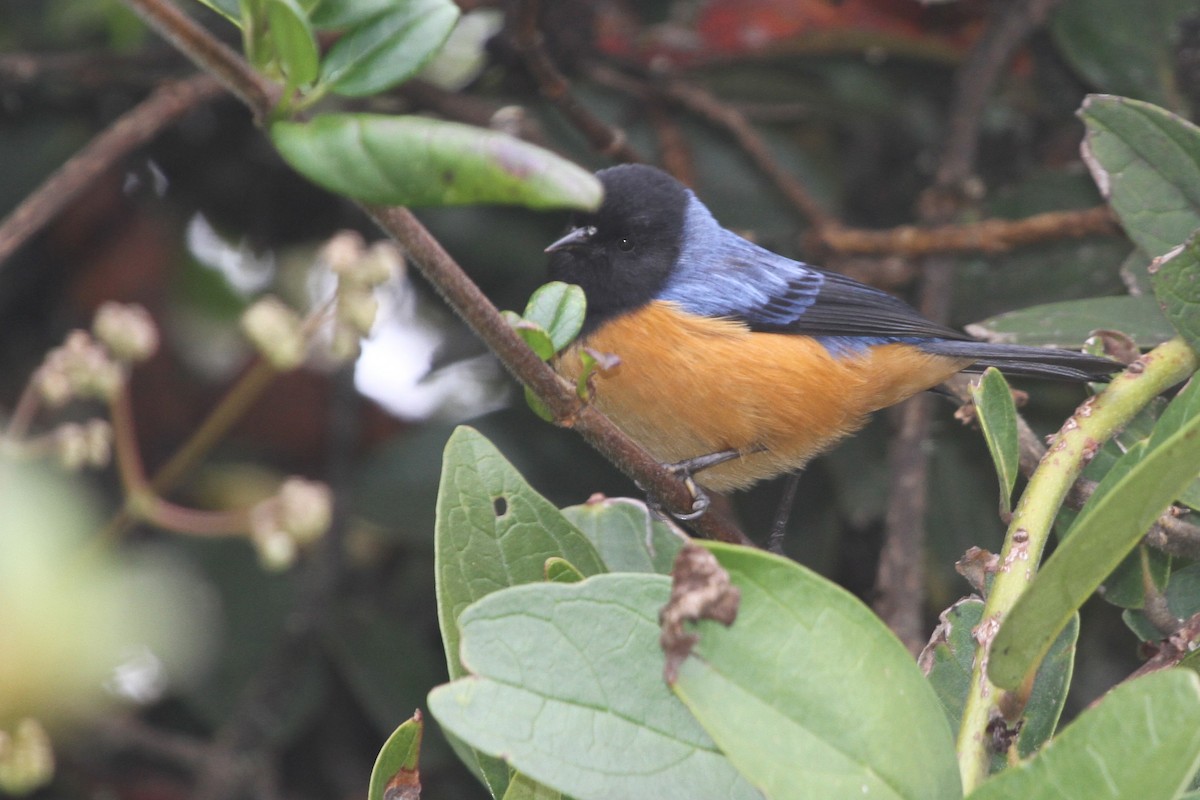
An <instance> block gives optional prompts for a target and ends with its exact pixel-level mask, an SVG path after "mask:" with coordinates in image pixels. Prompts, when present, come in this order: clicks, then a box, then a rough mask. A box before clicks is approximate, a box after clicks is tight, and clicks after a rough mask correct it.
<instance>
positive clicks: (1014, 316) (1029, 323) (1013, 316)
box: [967, 297, 1175, 348]
mask: <svg viewBox="0 0 1200 800" xmlns="http://www.w3.org/2000/svg"><path fill="white" fill-rule="evenodd" d="M1101 328H1104V329H1108V330H1117V331H1121V332H1122V333H1125V334H1128V335H1129V336H1131V337H1133V338H1134V340H1136V341H1137V343H1138V345H1139V346H1140V347H1153V346H1155V345H1159V344H1162V343H1163V342H1165V341H1167V340H1168V339H1171V338H1173V337H1174V336H1175V330H1174V329H1173V328H1172V327H1171V323H1169V322H1167V319H1166V317H1164V316H1163V315H1162V311H1161V310H1160V309H1159V307H1158V303H1157V302H1156V301H1155V299H1154V298H1153V297H1093V298H1089V299H1087V300H1067V301H1064V302H1062V303H1046V304H1044V305H1040V306H1030V307H1029V308H1023V309H1020V310H1018V311H1010V312H1008V313H1006V314H998V315H997V316H994V317H991V318H990V319H985V320H983V321H982V322H977V323H975V324H973V325H968V326H967V331H968V332H969V333H971V334H972V335H973V336H978V337H979V338H981V339H986V340H987V341H989V342H999V343H1001V344H1027V345H1032V346H1035V347H1066V348H1078V347H1080V346H1082V345H1083V343H1084V342H1085V341H1086V340H1087V338H1088V337H1089V336H1091V335H1092V332H1093V331H1095V330H1098V329H1101Z"/></svg>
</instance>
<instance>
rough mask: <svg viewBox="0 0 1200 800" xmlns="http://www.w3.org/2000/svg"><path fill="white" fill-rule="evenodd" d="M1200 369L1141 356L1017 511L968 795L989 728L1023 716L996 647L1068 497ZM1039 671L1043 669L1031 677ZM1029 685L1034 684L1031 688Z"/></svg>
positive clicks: (967, 776) (971, 731) (1184, 351)
mask: <svg viewBox="0 0 1200 800" xmlns="http://www.w3.org/2000/svg"><path fill="white" fill-rule="evenodd" d="M1198 366H1200V362H1198V361H1197V357H1196V354H1195V353H1194V352H1193V351H1192V350H1191V348H1190V347H1188V345H1187V344H1186V343H1185V342H1184V341H1183V339H1181V338H1175V339H1172V340H1170V341H1168V342H1165V343H1164V344H1162V345H1159V346H1158V347H1156V348H1155V349H1154V350H1151V351H1150V352H1149V353H1147V354H1145V355H1144V356H1142V357H1141V358H1140V359H1138V360H1137V361H1136V362H1134V363H1133V364H1131V365H1130V366H1129V367H1128V368H1127V369H1126V370H1125V371H1124V372H1123V373H1121V374H1120V375H1118V376H1117V377H1116V378H1114V379H1113V381H1112V383H1111V384H1109V386H1108V388H1107V389H1105V390H1104V392H1102V393H1101V394H1098V395H1096V396H1094V397H1091V398H1088V400H1086V401H1085V402H1084V403H1083V404H1082V405H1081V406H1080V407H1079V408H1078V409H1077V410H1076V411H1075V413H1074V414H1073V415H1072V416H1071V417H1070V419H1068V420H1067V421H1066V423H1064V424H1063V427H1062V429H1061V430H1059V432H1058V433H1057V434H1056V435H1055V437H1054V440H1053V441H1052V442H1051V444H1050V448H1049V449H1048V450H1047V451H1046V454H1045V455H1044V456H1043V457H1042V461H1041V463H1040V464H1039V465H1038V469H1037V471H1036V472H1034V474H1033V475H1032V476H1031V477H1030V479H1029V485H1028V486H1027V487H1026V489H1025V492H1024V494H1022V495H1021V501H1020V503H1018V505H1017V508H1016V511H1015V512H1013V518H1012V522H1011V523H1010V524H1009V527H1008V532H1007V534H1006V536H1005V539H1004V547H1003V549H1002V550H1001V551H1000V560H999V563H1000V567H999V568H998V570H997V572H996V576H995V579H994V581H993V582H992V587H991V590H990V592H989V594H988V597H987V602H986V605H985V606H984V610H983V621H982V622H981V623H980V624H979V626H978V628H976V631H975V639H976V641H977V643H978V647H977V649H976V652H975V666H974V669H973V671H972V674H971V682H970V684H969V685H968V687H967V699H966V704H965V706H964V709H963V718H962V724H961V726H960V727H959V732H958V747H957V750H958V763H959V769H960V771H961V773H962V780H963V791H964V793H966V794H970V792H971V791H972V790H973V789H974V788H975V787H977V786H978V785H979V784H980V783H982V782H983V780H984V779H985V778H986V777H987V774H988V765H989V763H990V758H991V754H990V753H989V751H988V741H989V740H988V736H987V735H986V728H987V726H988V723H989V722H991V721H992V720H993V719H997V718H999V717H1001V716H1013V715H1015V714H1019V713H1020V712H1021V711H1022V710H1023V709H1024V704H1025V701H1026V700H1027V699H1028V698H1027V696H1025V694H1026V693H1025V692H1020V691H1019V692H1017V693H1010V692H1005V691H1004V690H1002V689H1000V688H999V687H997V686H995V685H994V684H992V682H991V681H990V680H989V679H988V677H987V667H988V656H989V652H990V647H991V642H992V639H993V638H994V636H995V634H996V632H997V631H998V630H999V628H1000V623H1001V622H1003V620H1004V618H1005V617H1006V616H1007V615H1008V613H1009V611H1011V610H1012V607H1013V605H1014V604H1015V603H1016V601H1017V598H1019V597H1020V596H1021V594H1023V593H1024V592H1025V590H1026V589H1027V588H1028V587H1029V584H1030V583H1031V582H1032V581H1033V577H1034V575H1035V573H1036V569H1037V567H1036V565H1037V564H1038V562H1039V561H1040V559H1041V556H1042V551H1043V550H1044V549H1045V547H1046V542H1047V540H1048V539H1049V536H1050V530H1051V528H1052V526H1053V524H1054V519H1055V517H1056V516H1057V514H1058V510H1059V508H1060V507H1061V506H1062V504H1063V501H1064V499H1065V498H1066V496H1067V493H1068V492H1069V491H1070V489H1071V487H1072V486H1073V485H1074V483H1075V480H1076V479H1077V478H1078V477H1079V475H1080V473H1081V472H1082V471H1083V468H1084V467H1085V466H1087V464H1088V462H1089V461H1091V459H1092V457H1093V456H1095V455H1096V453H1097V451H1099V449H1100V446H1101V445H1102V444H1103V443H1104V442H1105V441H1107V440H1108V439H1109V438H1111V437H1112V436H1113V435H1114V434H1115V433H1116V432H1117V431H1119V430H1120V429H1121V428H1122V427H1124V425H1125V424H1126V423H1127V422H1129V420H1130V419H1131V418H1132V417H1133V416H1134V415H1135V414H1137V413H1138V411H1140V410H1141V409H1142V408H1143V407H1144V406H1145V405H1146V404H1147V403H1149V402H1150V401H1151V400H1152V399H1153V398H1154V397H1156V396H1158V395H1159V394H1160V393H1161V392H1163V391H1164V390H1166V389H1169V388H1170V387H1172V386H1174V385H1175V384H1177V383H1179V382H1180V381H1183V380H1185V379H1186V378H1187V377H1188V376H1189V375H1191V374H1192V373H1193V372H1195V371H1196V369H1197V367H1198ZM1035 671H1036V666H1035V668H1034V669H1033V670H1031V673H1032V672H1035ZM1025 683H1026V684H1028V683H1029V681H1026V682H1025Z"/></svg>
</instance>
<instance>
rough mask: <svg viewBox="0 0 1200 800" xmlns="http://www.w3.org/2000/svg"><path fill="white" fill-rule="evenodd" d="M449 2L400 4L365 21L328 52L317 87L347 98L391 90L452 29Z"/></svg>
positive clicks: (406, 0) (454, 10)
mask: <svg viewBox="0 0 1200 800" xmlns="http://www.w3.org/2000/svg"><path fill="white" fill-rule="evenodd" d="M458 15H459V11H458V6H456V5H455V4H454V3H452V2H450V0H402V2H399V3H397V4H395V5H394V6H392V10H391V11H390V12H388V13H384V14H378V15H376V16H373V17H369V18H368V19H366V20H365V21H364V22H363V23H362V24H361V25H359V26H358V27H356V28H354V29H353V30H351V31H350V32H349V33H348V34H346V35H345V36H343V37H342V38H341V39H339V40H338V43H337V44H335V45H334V46H333V47H332V48H330V50H329V53H328V54H327V55H326V56H325V60H324V62H323V63H322V64H321V80H320V85H321V86H322V87H326V88H328V90H330V91H332V92H334V93H336V94H340V95H344V96H346V97H366V96H368V95H372V94H375V93H377V92H382V91H383V90H384V89H390V88H391V87H393V86H395V85H396V84H398V83H400V82H401V81H404V80H405V79H407V78H409V77H411V76H412V75H413V74H414V73H416V72H417V71H418V70H419V69H421V67H423V66H424V65H425V62H426V61H428V60H429V59H430V58H432V57H433V54H434V53H436V52H437V51H438V49H439V48H440V47H441V46H442V43H443V42H444V41H446V37H447V36H449V35H450V31H451V30H452V29H453V28H454V24H455V23H456V22H457V21H458Z"/></svg>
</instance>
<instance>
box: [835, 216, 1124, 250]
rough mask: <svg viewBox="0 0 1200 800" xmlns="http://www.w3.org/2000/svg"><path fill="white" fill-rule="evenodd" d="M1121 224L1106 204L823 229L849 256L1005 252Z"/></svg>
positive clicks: (1105, 232) (1109, 231) (1108, 232)
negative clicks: (960, 220) (971, 219)
mask: <svg viewBox="0 0 1200 800" xmlns="http://www.w3.org/2000/svg"><path fill="white" fill-rule="evenodd" d="M1120 233H1121V227H1120V225H1119V224H1118V223H1117V220H1116V218H1115V217H1114V216H1113V213H1112V210H1111V209H1110V208H1109V207H1108V206H1096V207H1094V208H1087V209H1082V210H1072V211H1050V212H1047V213H1044V214H1034V215H1033V216H1030V217H1024V218H1022V219H986V220H983V221H981V222H975V223H968V224H965V225H936V226H931V227H930V226H918V225H901V226H899V227H896V228H890V229H888V230H879V231H872V230H863V229H861V228H839V227H836V226H834V227H830V228H820V229H818V230H816V231H814V232H813V233H812V236H813V238H815V239H816V240H817V241H818V242H819V244H820V245H822V246H824V247H827V248H829V249H830V250H833V251H836V252H837V253H840V254H845V255H872V256H907V257H910V258H914V257H919V256H927V255H933V254H935V253H956V252H964V253H965V252H982V253H1002V252H1004V251H1006V250H1012V249H1013V248H1015V247H1023V246H1026V245H1031V244H1041V243H1043V242H1048V241H1054V240H1056V239H1081V238H1084V237H1086V236H1115V235H1118V234H1120Z"/></svg>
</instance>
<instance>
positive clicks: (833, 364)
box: [555, 301, 972, 492]
mask: <svg viewBox="0 0 1200 800" xmlns="http://www.w3.org/2000/svg"><path fill="white" fill-rule="evenodd" d="M585 346H586V347H590V348H592V349H593V350H597V351H599V352H602V353H614V354H616V355H617V356H619V357H620V359H621V363H620V364H619V365H617V366H616V367H613V368H612V369H609V370H607V371H605V372H603V373H600V374H598V375H597V376H596V377H595V381H594V387H595V397H594V402H595V404H596V406H597V408H599V409H600V410H601V411H603V412H604V413H605V414H606V415H608V416H609V417H610V418H611V419H612V421H613V422H614V423H616V424H617V426H618V427H620V428H621V429H622V430H624V431H625V432H626V433H627V434H629V435H630V436H631V437H633V438H634V439H636V440H637V441H638V442H640V443H641V444H642V446H644V447H645V448H646V449H647V450H648V451H649V452H650V453H651V454H652V455H653V456H654V457H655V458H657V459H659V460H660V461H662V462H664V463H674V462H678V461H684V460H687V459H690V458H695V457H697V456H702V455H707V454H709V453H716V452H720V451H723V450H736V451H738V452H740V453H743V454H744V455H743V456H741V457H740V458H737V459H734V460H732V461H728V462H726V463H724V464H720V465H718V466H716V467H713V468H711V469H707V470H704V471H702V472H699V473H697V474H696V481H697V482H698V483H700V484H701V485H702V486H705V487H707V488H709V489H712V490H714V491H719V492H723V491H729V490H731V489H740V488H745V487H747V486H750V485H751V484H753V483H755V482H756V481H759V480H762V479H764V478H770V477H773V476H776V475H780V474H782V473H785V472H791V471H794V470H797V469H799V468H801V467H803V466H804V465H805V464H806V463H807V462H808V460H809V459H811V458H812V457H813V456H815V455H817V454H819V453H821V452H822V451H824V450H826V449H827V448H829V447H830V446H831V445H833V444H834V442H836V441H838V440H839V439H841V438H842V437H844V436H846V435H848V434H850V433H853V432H854V431H856V430H858V429H859V428H860V427H862V425H863V423H864V422H866V419H867V416H868V415H869V414H870V413H871V412H872V411H877V410H879V409H881V408H885V407H887V406H890V405H892V404H893V403H898V402H900V401H901V400H903V399H905V398H906V397H910V396H911V395H914V394H916V393H918V392H921V391H924V390H926V389H929V388H931V387H933V386H936V385H937V384H939V383H941V382H942V381H944V380H946V378H948V377H950V376H951V375H953V374H954V373H956V372H958V371H959V370H961V369H963V368H964V367H967V366H969V365H970V364H971V363H972V362H971V359H961V358H949V357H946V356H936V355H930V354H928V353H923V352H921V351H920V350H918V349H917V348H915V347H913V346H911V345H905V344H887V345H878V346H875V347H869V348H865V349H864V350H863V351H862V352H861V353H857V352H856V353H848V354H845V355H839V356H834V355H831V354H830V353H829V352H828V351H827V350H826V349H825V348H824V347H823V346H822V345H821V344H820V343H819V342H817V341H816V340H815V339H812V338H811V337H808V336H796V335H790V334H784V333H751V331H750V330H749V328H747V327H746V326H744V325H742V324H741V323H739V322H736V321H733V320H727V319H711V318H706V317H695V316H690V315H687V314H684V313H682V312H681V311H680V310H679V308H678V307H677V306H675V305H674V304H673V303H668V302H662V301H656V302H653V303H650V304H649V305H647V306H645V307H643V308H641V309H639V310H637V311H634V312H631V313H629V314H625V315H623V316H620V317H617V318H616V319H613V320H612V321H610V322H607V323H605V324H603V325H601V326H600V328H599V329H597V330H596V331H595V332H594V333H592V334H591V335H589V336H587V337H586V338H585V339H583V340H582V341H578V342H576V343H575V344H573V345H572V346H571V347H570V348H568V349H567V350H566V351H565V352H564V353H563V354H562V356H560V357H559V359H558V361H557V363H556V365H555V366H556V368H557V369H558V371H559V372H560V373H561V374H562V375H563V376H565V377H566V378H568V379H570V380H572V381H574V380H575V379H576V378H577V377H578V375H579V371H580V362H579V348H581V347H585ZM755 451H759V452H755Z"/></svg>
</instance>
